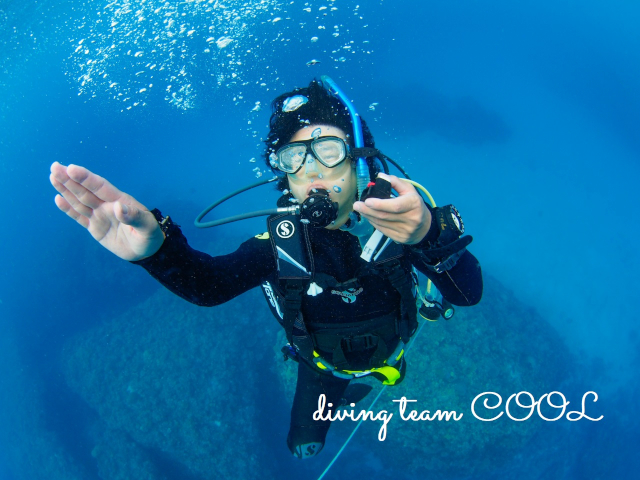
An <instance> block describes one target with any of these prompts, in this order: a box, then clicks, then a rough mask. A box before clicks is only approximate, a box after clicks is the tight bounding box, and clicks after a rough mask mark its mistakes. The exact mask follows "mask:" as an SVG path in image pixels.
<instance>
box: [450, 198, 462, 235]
mask: <svg viewBox="0 0 640 480" xmlns="http://www.w3.org/2000/svg"><path fill="white" fill-rule="evenodd" d="M451 219H452V220H453V223H454V225H455V226H456V228H457V229H458V231H459V232H460V235H462V234H463V233H464V223H462V218H461V217H460V214H459V213H458V210H457V209H456V207H454V206H453V205H451Z"/></svg>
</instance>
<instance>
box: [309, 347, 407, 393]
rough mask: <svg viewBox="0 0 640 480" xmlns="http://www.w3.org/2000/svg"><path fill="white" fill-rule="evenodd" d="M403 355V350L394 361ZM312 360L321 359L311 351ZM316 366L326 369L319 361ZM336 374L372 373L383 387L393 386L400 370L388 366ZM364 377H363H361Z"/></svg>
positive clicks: (344, 371)
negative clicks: (380, 378)
mask: <svg viewBox="0 0 640 480" xmlns="http://www.w3.org/2000/svg"><path fill="white" fill-rule="evenodd" d="M403 354H404V349H402V350H401V351H400V355H398V356H397V357H396V361H398V360H400V357H402V355H403ZM313 358H322V357H321V356H320V354H319V353H318V352H316V351H315V350H314V351H313ZM314 363H315V364H316V366H317V367H318V368H319V369H321V370H327V367H326V366H325V365H323V364H322V363H321V362H320V361H319V360H318V361H315V362H314ZM336 371H337V372H340V373H346V374H348V375H357V374H362V373H364V374H367V375H369V374H371V373H373V372H375V373H379V374H380V375H382V376H383V377H384V378H386V380H384V381H383V382H382V384H383V385H395V384H396V382H397V381H398V379H399V378H400V370H398V369H397V368H395V367H390V366H389V365H385V366H384V367H379V368H372V369H371V370H338V369H336ZM362 376H364V375H362Z"/></svg>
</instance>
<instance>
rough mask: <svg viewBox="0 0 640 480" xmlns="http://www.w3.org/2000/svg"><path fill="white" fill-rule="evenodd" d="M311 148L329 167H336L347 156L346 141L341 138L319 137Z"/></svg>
mask: <svg viewBox="0 0 640 480" xmlns="http://www.w3.org/2000/svg"><path fill="white" fill-rule="evenodd" d="M311 149H312V150H313V153H314V154H315V155H316V157H317V158H318V160H320V161H321V162H322V163H323V164H324V165H325V166H327V167H335V166H336V165H338V164H339V163H340V162H341V161H342V160H344V159H345V157H346V156H347V151H346V148H345V145H344V142H343V141H342V140H340V139H339V138H319V139H317V140H315V141H314V142H313V143H312V144H311Z"/></svg>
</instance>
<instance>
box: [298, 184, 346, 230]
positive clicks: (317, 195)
mask: <svg viewBox="0 0 640 480" xmlns="http://www.w3.org/2000/svg"><path fill="white" fill-rule="evenodd" d="M336 218H338V203H337V202H334V201H332V200H331V198H329V192H328V191H326V190H322V189H318V190H317V191H315V192H313V193H312V194H311V195H309V197H308V198H307V199H306V200H305V201H304V202H302V206H301V208H300V221H301V222H302V223H307V224H309V225H311V226H312V227H326V226H327V225H329V224H331V222H334V221H335V220H336Z"/></svg>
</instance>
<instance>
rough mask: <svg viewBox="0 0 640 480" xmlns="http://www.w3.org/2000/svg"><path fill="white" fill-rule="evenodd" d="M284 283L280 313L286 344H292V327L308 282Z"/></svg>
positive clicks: (287, 281) (288, 281)
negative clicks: (281, 310) (282, 303)
mask: <svg viewBox="0 0 640 480" xmlns="http://www.w3.org/2000/svg"><path fill="white" fill-rule="evenodd" d="M283 283H284V289H283V290H284V305H283V307H284V308H283V310H284V311H283V312H282V325H283V327H284V332H285V334H286V335H287V342H289V344H290V345H292V346H293V345H294V343H293V325H294V323H295V321H296V318H298V313H300V307H301V306H302V294H303V293H304V289H305V285H306V284H307V283H308V281H305V280H286V281H285V282H283Z"/></svg>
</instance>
